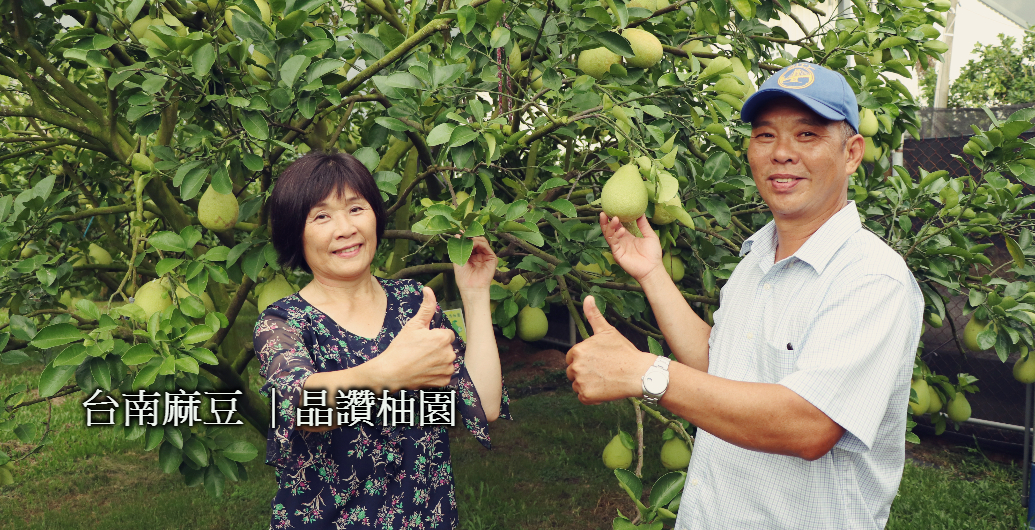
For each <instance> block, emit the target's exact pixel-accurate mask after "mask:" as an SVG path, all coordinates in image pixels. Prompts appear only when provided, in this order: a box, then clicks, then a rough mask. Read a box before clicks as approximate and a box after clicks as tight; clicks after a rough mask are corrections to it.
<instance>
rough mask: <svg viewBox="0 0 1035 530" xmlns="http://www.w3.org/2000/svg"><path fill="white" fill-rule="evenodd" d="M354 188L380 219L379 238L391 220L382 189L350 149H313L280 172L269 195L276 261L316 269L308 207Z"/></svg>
mask: <svg viewBox="0 0 1035 530" xmlns="http://www.w3.org/2000/svg"><path fill="white" fill-rule="evenodd" d="M346 190H352V191H354V192H356V193H357V194H359V195H360V196H361V197H363V198H364V199H366V201H367V202H368V203H370V207H371V208H372V209H373V211H374V216H375V218H376V219H377V241H378V242H380V241H381V238H382V237H383V236H384V233H385V226H386V225H387V224H388V214H387V212H386V211H385V205H384V201H383V200H382V199H381V190H379V189H378V187H377V183H376V182H374V178H373V177H372V176H371V175H370V172H369V171H367V168H366V166H364V165H363V163H362V162H360V161H359V160H358V159H357V158H356V157H354V156H352V155H350V154H348V153H321V152H317V151H310V152H309V153H308V154H306V155H305V156H303V157H302V158H299V159H298V160H295V161H294V162H292V163H291V165H290V166H288V167H287V168H286V169H284V171H282V172H281V173H280V177H279V178H278V179H277V182H276V184H275V185H274V187H273V193H272V194H271V196H270V202H269V205H270V206H269V208H270V210H269V212H270V213H269V215H270V240H271V242H272V243H273V248H274V249H276V251H277V262H278V263H279V264H280V265H281V266H282V267H286V268H300V269H302V270H304V271H306V272H308V273H312V272H313V271H312V270H311V269H310V268H309V264H308V263H306V261H305V246H304V245H303V243H302V236H303V234H304V233H305V223H306V219H307V218H308V217H309V211H310V210H312V209H313V207H314V206H316V204H318V203H319V202H320V201H322V200H324V199H326V198H328V197H329V196H331V195H332V194H334V195H337V196H339V197H344V195H345V193H346Z"/></svg>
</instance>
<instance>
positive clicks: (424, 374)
mask: <svg viewBox="0 0 1035 530" xmlns="http://www.w3.org/2000/svg"><path fill="white" fill-rule="evenodd" d="M437 304H438V302H437V301H436V300H435V292H434V291H432V290H431V288H430V287H425V288H424V301H423V302H421V304H420V309H418V310H417V314H415V315H413V317H412V318H410V320H409V322H407V323H406V325H405V326H403V328H402V331H400V332H399V334H398V335H396V336H395V338H394V339H392V343H391V344H390V345H389V346H388V348H387V349H386V350H385V351H384V353H382V354H380V355H378V356H377V357H375V358H374V359H373V360H371V361H370V362H368V363H366V364H373V365H374V367H373V368H375V369H376V371H377V376H376V377H377V380H378V381H379V382H380V383H381V387H382V388H387V389H388V390H389V391H390V392H393V393H394V392H396V391H398V390H400V389H407V390H410V389H418V388H433V387H442V386H446V385H448V384H449V380H450V378H452V377H453V361H454V360H455V359H456V353H454V352H453V339H454V335H453V331H452V330H449V329H430V326H431V318H432V317H433V316H435V309H436V306H437Z"/></svg>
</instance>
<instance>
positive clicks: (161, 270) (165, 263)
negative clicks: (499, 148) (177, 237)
mask: <svg viewBox="0 0 1035 530" xmlns="http://www.w3.org/2000/svg"><path fill="white" fill-rule="evenodd" d="M169 233H170V234H171V233H172V232H169ZM181 240H182V238H181ZM181 263H183V260H182V259H180V258H164V259H162V261H159V262H158V265H155V273H156V274H158V275H159V276H165V275H166V274H168V273H169V272H172V271H173V270H174V269H176V267H179V266H180V264H181Z"/></svg>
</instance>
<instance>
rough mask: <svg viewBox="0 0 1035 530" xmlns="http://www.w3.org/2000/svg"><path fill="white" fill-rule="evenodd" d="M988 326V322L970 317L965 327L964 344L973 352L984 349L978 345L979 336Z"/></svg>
mask: <svg viewBox="0 0 1035 530" xmlns="http://www.w3.org/2000/svg"><path fill="white" fill-rule="evenodd" d="M986 327H988V322H986V321H983V320H978V319H976V318H974V317H973V316H972V317H970V320H969V321H967V325H966V326H965V327H964V328H963V346H964V347H965V348H967V349H968V350H970V351H972V352H979V351H982V349H981V346H979V345H978V341H977V336H978V334H979V333H981V332H982V331H984V330H985V328H986Z"/></svg>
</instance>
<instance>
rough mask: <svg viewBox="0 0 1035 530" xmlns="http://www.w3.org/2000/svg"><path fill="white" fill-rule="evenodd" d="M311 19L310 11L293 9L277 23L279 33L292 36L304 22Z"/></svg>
mask: <svg viewBox="0 0 1035 530" xmlns="http://www.w3.org/2000/svg"><path fill="white" fill-rule="evenodd" d="M308 19H309V13H308V12H307V11H303V10H301V9H299V10H296V11H292V12H291V13H290V14H288V15H286V16H285V17H284V19H283V20H281V21H280V22H278V23H277V33H280V34H281V35H283V36H285V37H290V36H292V35H294V34H295V32H296V31H298V28H300V27H302V24H304V23H305V21H306V20H308Z"/></svg>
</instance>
